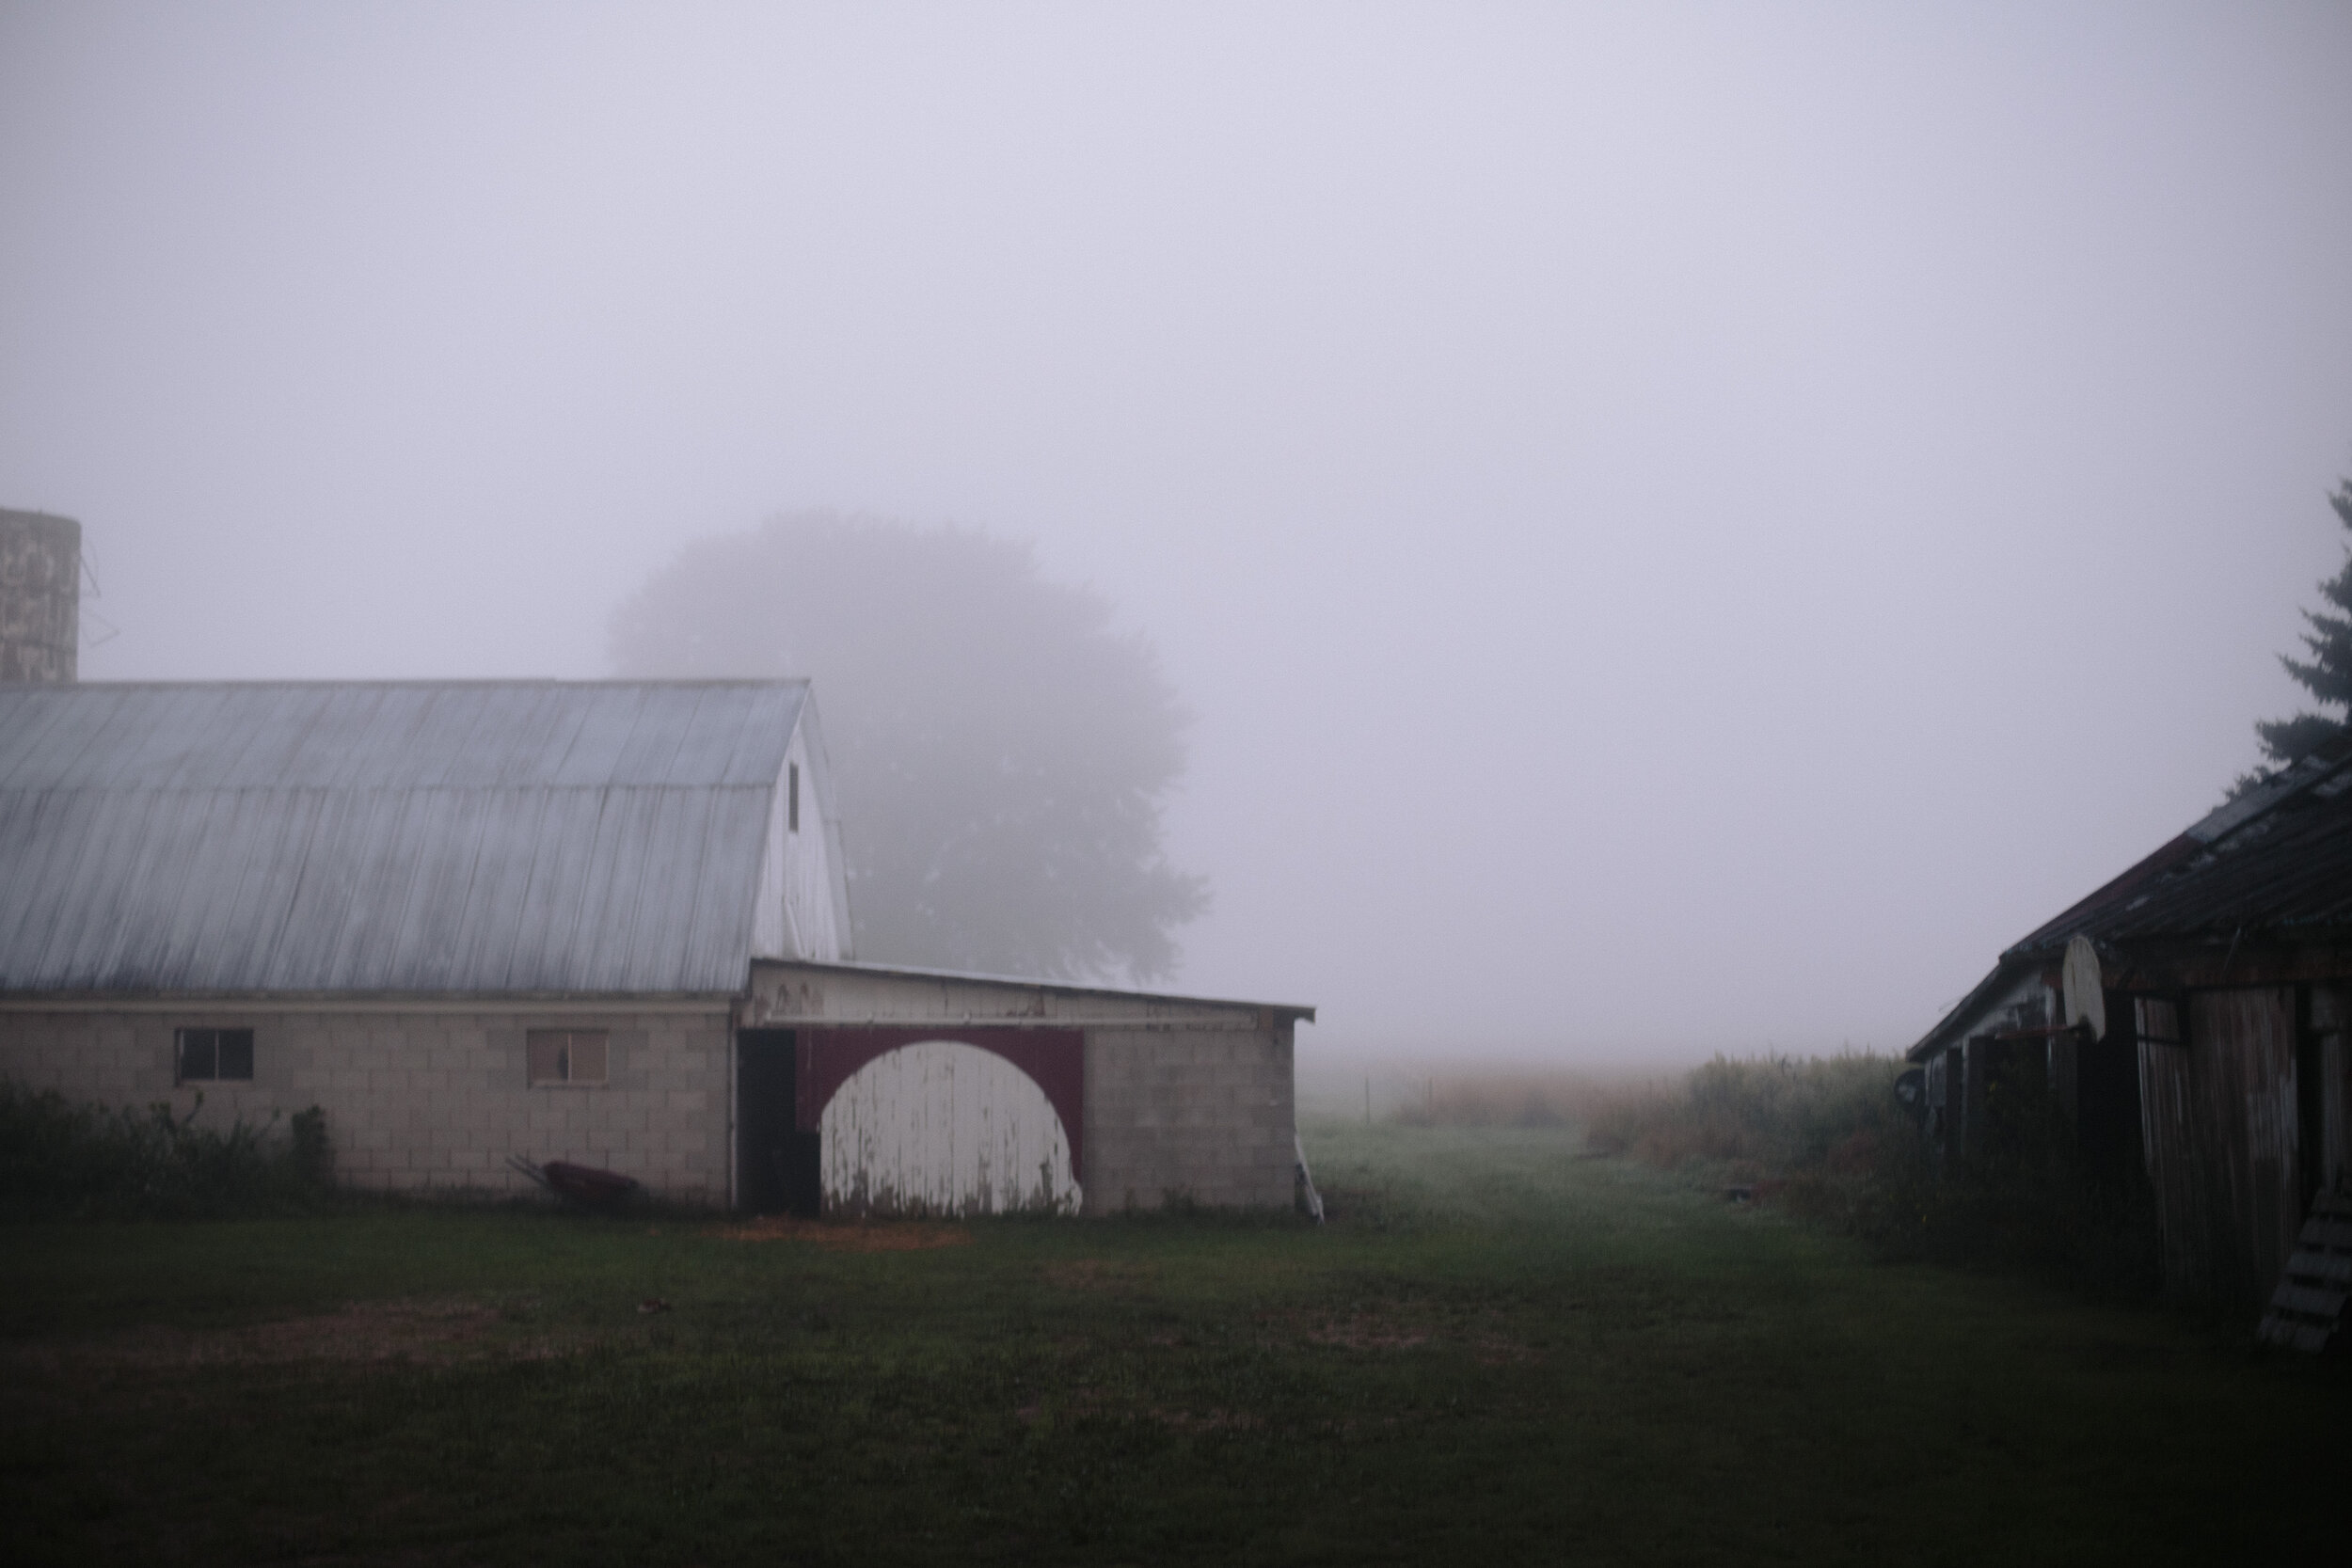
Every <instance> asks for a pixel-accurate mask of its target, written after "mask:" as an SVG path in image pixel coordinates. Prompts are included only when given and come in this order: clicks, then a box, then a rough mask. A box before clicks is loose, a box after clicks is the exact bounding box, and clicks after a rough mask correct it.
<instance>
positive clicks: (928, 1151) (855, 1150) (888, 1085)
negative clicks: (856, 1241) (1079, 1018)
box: [818, 1040, 1079, 1214]
mask: <svg viewBox="0 0 2352 1568" xmlns="http://www.w3.org/2000/svg"><path fill="white" fill-rule="evenodd" d="M818 1134H819V1139H820V1142H819V1145H818V1148H819V1149H820V1158H821V1162H822V1169H823V1180H824V1195H825V1210H826V1212H828V1213H849V1214H997V1213H1006V1212H1012V1211H1016V1210H1042V1211H1048V1212H1055V1213H1065V1214H1074V1213H1076V1212H1078V1206H1079V1193H1078V1179H1077V1173H1076V1172H1075V1171H1074V1170H1073V1169H1072V1167H1071V1161H1070V1138H1069V1135H1068V1133H1067V1132H1065V1131H1064V1129H1063V1127H1062V1123H1061V1117H1059V1116H1057V1114H1056V1113H1055V1111H1054V1107H1053V1104H1052V1102H1051V1101H1048V1100H1047V1099H1046V1098H1045V1091H1044V1090H1042V1089H1041V1088H1040V1087H1038V1085H1037V1082H1036V1080H1034V1079H1032V1078H1031V1077H1030V1076H1029V1075H1028V1074H1027V1073H1025V1072H1024V1071H1022V1070H1021V1069H1019V1068H1017V1067H1015V1066H1013V1065H1012V1064H1011V1063H1010V1062H1009V1061H1007V1060H1005V1058H1004V1057H1002V1056H999V1055H997V1054H995V1053H993V1052H988V1051H982V1050H981V1049H979V1047H977V1046H973V1045H965V1044H963V1043H961V1041H958V1040H922V1041H918V1042H916V1043H914V1044H913V1045H902V1046H899V1047H898V1048H897V1049H896V1050H894V1051H889V1052H885V1053H882V1055H880V1056H877V1057H875V1058H874V1059H873V1060H872V1061H870V1062H868V1063H866V1065H865V1066H864V1067H862V1068H860V1069H857V1071H856V1072H854V1073H852V1074H850V1078H849V1079H848V1081H847V1082H845V1083H844V1084H843V1085H841V1087H840V1088H839V1089H838V1090H836V1091H834V1097H833V1098H832V1099H831V1100H829V1101H826V1102H825V1108H824V1111H823V1113H822V1115H821V1117H819V1119H818Z"/></svg>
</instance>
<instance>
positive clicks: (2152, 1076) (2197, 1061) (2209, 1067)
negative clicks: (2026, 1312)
mask: <svg viewBox="0 0 2352 1568" xmlns="http://www.w3.org/2000/svg"><path fill="white" fill-rule="evenodd" d="M2137 1012H2138V1023H2139V1033H2140V1106H2141V1117H2142V1120H2141V1133H2142V1138H2143V1140H2144V1143H2145V1146H2146V1149H2147V1160H2148V1177H2149V1180H2150V1182H2151V1183H2152V1184H2153V1187H2154V1189H2155V1197H2156V1218H2157V1224H2158V1226H2159V1227H2160V1228H2161V1230H2162V1232H2163V1238H2164V1262H2165V1277H2166V1282H2167V1284H2168V1285H2169V1286H2170V1287H2171V1288H2172V1289H2174V1290H2176V1291H2187V1292H2193V1293H2200V1294H2212V1295H2217V1296H2220V1297H2223V1298H2233V1299H2237V1300H2243V1301H2249V1302H2257V1303H2258V1302H2261V1301H2265V1300H2267V1299H2268V1297H2269V1294H2270V1291H2271V1288H2272V1286H2274V1285H2275V1284H2276V1283H2277V1282H2278V1278H2279V1275H2280V1270H2281V1269H2283V1268H2284V1267H2285V1264H2286V1259H2287V1255H2288V1254H2289V1253H2290V1252H2292V1251H2293V1250H2294V1246H2295V1236H2296V1227H2298V1226H2299V1225H2300V1224H2301V1222H2302V1201H2301V1194H2300V1192H2299V1190H2298V1186H2297V1180H2298V1177H2297V1169H2296V1071H2295V1024H2296V1018H2295V992H2294V990H2293V988H2291V987H2285V986H2266V987H2259V988H2249V989H2245V990H2204V991H2193V992H2191V993H2189V997H2188V1002H2187V1006H2186V1009H2185V1016H2183V1009H2182V1008H2181V1007H2180V1006H2177V1005H2176V1004H2174V1003H2172V1002H2170V1001H2168V1000H2162V999H2157V998H2152V997H2144V998H2141V999H2140V1000H2139V1002H2138V1004H2137ZM2174 1042H2179V1043H2174Z"/></svg>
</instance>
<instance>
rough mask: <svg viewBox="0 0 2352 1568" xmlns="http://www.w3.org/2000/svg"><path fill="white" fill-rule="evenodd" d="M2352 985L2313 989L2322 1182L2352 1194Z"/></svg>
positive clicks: (2313, 1025)
mask: <svg viewBox="0 0 2352 1568" xmlns="http://www.w3.org/2000/svg"><path fill="white" fill-rule="evenodd" d="M2347 1024H2352V986H2313V987H2312V1033H2313V1034H2314V1035H2316V1036H2317V1037H2318V1040H2317V1044H2318V1050H2317V1052H2316V1053H2315V1054H2316V1055H2317V1058H2318V1061H2319V1073H2320V1078H2319V1117H2320V1133H2321V1143H2320V1164H2319V1181H2318V1184H2319V1185H2320V1186H2321V1187H2322V1188H2324V1189H2326V1190H2328V1191H2329V1192H2335V1193H2352V1049H2347V1046H2346V1041H2345V1039H2344V1035H2345V1031H2346V1026H2347Z"/></svg>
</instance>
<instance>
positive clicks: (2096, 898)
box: [1909, 738, 2352, 1310]
mask: <svg viewBox="0 0 2352 1568" xmlns="http://www.w3.org/2000/svg"><path fill="white" fill-rule="evenodd" d="M2348 1018H2352V738H2339V739H2337V740H2335V741H2332V742H2330V743H2329V744H2328V745H2327V746H2324V747H2322V748H2321V749H2320V750H2319V751H2317V752H2314V753H2313V754H2312V755H2310V756H2307V757H2305V758H2303V759H2302V760H2301V761H2299V762H2297V763H2296V764H2295V765H2294V766H2293V767H2291V768H2286V769H2284V770H2282V771H2280V773H2278V774H2275V775H2273V776H2272V777H2271V778H2269V779H2268V780H2266V781H2265V782H2263V783H2261V784H2258V785H2256V786H2255V787H2253V788H2252V789H2250V790H2249V791H2247V792H2246V793H2244V794H2242V795H2241V796H2239V797H2238V798H2237V799H2235V800H2231V801H2229V802H2227V803H2226V804H2224V805H2222V806H2221V807H2219V808H2218V809H2217V810H2216V811H2214V812H2212V813H2210V814H2209V815H2207V816H2205V817H2204V818H2203V819H2201V821H2199V822H2197V823H2196V824H2195V825H2193V826H2192V827H2190V828H2189V829H2188V830H2187V831H2186V832H2183V833H2182V834H2180V835H2179V836H2178V837H2176V838H2174V839H2172V840H2171V841H2170V842H2169V843H2167V844H2165V845H2164V846H2162V847H2159V848H2158V849H2157V850H2156V851H2155V852H2154V853H2153V854H2151V855H2149V856H2148V857H2147V858H2146V859H2144V860H2142V861H2140V862H2139V863H2137V864H2136V865H2134V866H2132V867H2131V868H2130V869H2129V870H2127V871H2125V872H2124V873H2123V874H2122V875H2121V876H2119V877H2117V878H2116V879H2114V880H2113V881H2110V882H2108V883H2107V884H2106V886H2104V887H2102V888H2099V889H2098V890H2097V891H2095V892H2093V893H2092V894H2090V895H2089V896H2088V897H2086V898H2084V899H2083V900H2082V901H2081V902H2079V903H2077V904H2075V905H2074V907H2073V908H2071V909H2069V910H2067V911H2064V912H2063V913H2061V914H2059V915H2058V917H2057V918H2056V919H2054V920H2052V921H2050V922H2049V923H2048V924H2046V925H2044V926H2042V927H2041V928H2040V929H2038V930H2036V931H2034V932H2032V933H2030V934H2029V935H2027V936H2026V938H2025V939H2024V940H2023V941H2021V942H2018V943H2017V944H2016V945H2015V946H2013V947H2011V948H2010V949H2009V951H2007V952H2006V953H2003V954H2002V955H2001V958H2000V961H1999V962H1998V964H1996V965H1995V967H1994V970H1993V972H1992V974H1989V975H1987V976H1986V977H1985V979H1984V980H1983V981H1982V982H1981V983H1980V984H1979V986H1978V987H1977V988H1976V990H1973V991H1972V992H1970V993H1969V995H1968V996H1967V997H1966V998H1965V999H1963V1001H1962V1002H1961V1003H1960V1005H1959V1006H1956V1007H1954V1008H1953V1009H1952V1011H1951V1012H1950V1013H1949V1014H1948V1015H1947V1017H1946V1018H1944V1019H1943V1020H1942V1021H1941V1022H1938V1023H1937V1024H1936V1026H1935V1027H1934V1028H1933V1029H1931V1030H1930V1031H1929V1032H1928V1034H1927V1035H1926V1036H1925V1037H1922V1038H1921V1039H1920V1040H1919V1042H1918V1043H1917V1044H1916V1045H1915V1046H1913V1047H1912V1049H1911V1051H1910V1053H1909V1055H1910V1058H1911V1060H1912V1061H1914V1062H1915V1063H1917V1064H1918V1065H1919V1066H1920V1067H1921V1068H1922V1069H1925V1077H1926V1085H1925V1086H1926V1090H1927V1094H1926V1099H1927V1101H1928V1105H1929V1108H1930V1117H1931V1128H1932V1129H1933V1130H1934V1132H1935V1133H1936V1136H1937V1138H1938V1140H1939V1142H1940V1144H1941V1146H1942V1148H1943V1149H1944V1151H1945V1155H1946V1157H1947V1159H1948V1160H1951V1161H1953V1162H1955V1163H1958V1164H1965V1163H1967V1162H1968V1161H1970V1160H1974V1159H1979V1158H1982V1157H1984V1155H1985V1154H1986V1153H1987V1151H1988V1150H1989V1148H1991V1146H1992V1145H1993V1144H1994V1142H1995V1141H1996V1140H1997V1139H1998V1138H1999V1137H2000V1136H2001V1135H2002V1132H2003V1130H2004V1119H2005V1116H2006V1114H2007V1113H2006V1110H2005V1106H2026V1107H2039V1106H2041V1105H2042V1104H2044V1103H2045V1102H2046V1103H2047V1104H2048V1105H2049V1106H2050V1107H2051V1108H2052V1109H2054V1110H2055V1111H2056V1112H2057V1114H2058V1115H2059V1116H2060V1117H2063V1118H2064V1119H2065V1120H2066V1121H2068V1122H2069V1123H2071V1124H2072V1125H2073V1126H2074V1129H2075V1132H2076V1136H2077V1141H2078V1143H2079V1146H2080V1147H2081V1148H2082V1150H2083V1152H2084V1153H2085V1154H2086V1155H2087V1156H2088V1157H2089V1158H2090V1161H2091V1163H2092V1164H2094V1166H2095V1165H2097V1164H2106V1165H2108V1166H2109V1167H2110V1168H2124V1169H2129V1168H2135V1167H2136V1168H2137V1169H2138V1170H2142V1171H2144V1172H2145V1173H2146V1177H2147V1180H2148V1181H2149V1183H2150V1185H2151V1186H2152V1187H2153V1196H2154V1201H2155V1208H2156V1217H2157V1225H2158V1228H2159V1230H2160V1232H2161V1235H2162V1241H2163V1248H2164V1266H2165V1273H2166V1276H2167V1279H2168V1282H2169V1284H2170V1285H2171V1287H2172V1288H2173V1289H2174V1290H2176V1291H2185V1292H2191V1293H2196V1294H2200V1295H2206V1296H2212V1297H2217V1298H2220V1299H2234V1300H2239V1301H2245V1302H2253V1303H2260V1302H2264V1301H2269V1300H2271V1299H2272V1298H2273V1297H2274V1294H2276V1293H2277V1292H2278V1291H2279V1290H2280V1281H2281V1278H2282V1276H2288V1275H2294V1274H2295V1273H2296V1267H2295V1266H2294V1265H2295V1260H2296V1259H2298V1258H2303V1257H2306V1256H2307V1255H2309V1254H2310V1251H2311V1248H2310V1246H2309V1245H2308V1244H2307V1243H2309V1242H2310V1235H2309V1233H2308V1227H2312V1226H2314V1225H2315V1226H2317V1227H2318V1228H2319V1229H2320V1230H2323V1231H2328V1232H2329V1233H2330V1236H2331V1237H2332V1232H2333V1228H2334V1227H2335V1226H2336V1225H2337V1223H2338V1222H2337V1221H2335V1220H2334V1219H2332V1218H2331V1217H2330V1216H2331V1215H2332V1214H2333V1213H2334V1212H2335V1200H2336V1198H2337V1197H2338V1196H2341V1195H2344V1194H2346V1193H2347V1192H2352V1053H2347V1050H2346V1044H2345V1029H2346V1026H2347V1019H2348ZM2332 1245H2333V1243H2332V1241H2330V1242H2329V1247H2332ZM2323 1250H2327V1249H2323ZM2314 1266H2318V1267H2320V1268H2322V1270H2323V1272H2328V1273H2330V1274H2342V1275H2344V1276H2345V1277H2346V1279H2352V1260H2347V1259H2338V1260H2336V1261H2329V1260H2328V1259H2317V1262H2316V1264H2315V1265H2314ZM2340 1283H2341V1282H2340ZM2294 1289H2295V1288H2294V1287H2290V1291H2289V1293H2290V1294H2292V1293H2293V1291H2294ZM2333 1302H2334V1306H2333V1307H2332V1308H2331V1310H2333V1309H2340V1308H2341V1306H2342V1291H2341V1290H2340V1289H2339V1290H2336V1291H2334V1295H2333Z"/></svg>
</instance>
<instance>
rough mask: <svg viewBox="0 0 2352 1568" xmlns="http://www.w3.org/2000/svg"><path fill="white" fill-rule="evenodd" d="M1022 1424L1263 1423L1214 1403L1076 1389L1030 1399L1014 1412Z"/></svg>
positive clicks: (1194, 1428) (1236, 1426)
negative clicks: (1135, 1398)
mask: <svg viewBox="0 0 2352 1568" xmlns="http://www.w3.org/2000/svg"><path fill="white" fill-rule="evenodd" d="M1013 1416H1014V1418H1016V1419H1018V1420H1019V1421H1020V1422H1021V1423H1022V1424H1023V1425H1025V1426H1034V1425H1036V1424H1037V1423H1038V1422H1039V1421H1041V1420H1045V1419H1047V1418H1051V1419H1053V1420H1055V1421H1057V1422H1069V1421H1083V1420H1126V1421H1140V1422H1147V1423H1149V1424H1151V1425H1152V1426H1156V1427H1165V1428H1166V1429H1167V1430H1168V1431H1170V1432H1182V1433H1192V1434H1195V1435H1198V1434H1200V1433H1213V1432H1251V1431H1255V1430H1256V1429H1258V1428H1260V1427H1263V1426H1264V1425H1265V1421H1264V1419H1263V1418H1261V1417H1259V1416H1256V1415H1253V1414H1251V1413H1250V1412H1249V1411H1247V1410H1229V1409H1227V1408H1225V1407H1224V1406H1223V1405H1213V1406H1211V1407H1210V1408H1209V1409H1206V1410H1184V1409H1180V1408H1177V1407H1175V1406H1171V1405H1161V1404H1152V1405H1138V1404H1134V1403H1129V1402H1122V1401H1120V1400H1118V1399H1116V1398H1114V1397H1113V1396H1112V1395H1110V1394H1108V1393H1106V1392H1104V1390H1102V1389H1100V1388H1079V1389H1076V1390H1074V1391H1073V1392H1072V1393H1069V1394H1066V1395H1064V1396H1062V1397H1061V1398H1060V1399H1057V1400H1055V1401H1054V1402H1052V1403H1051V1404H1050V1405H1049V1404H1047V1403H1046V1402H1044V1401H1043V1400H1033V1401H1031V1402H1029V1403H1027V1404H1025V1405H1022V1406H1021V1407H1020V1408H1018V1409H1017V1410H1015V1411H1014V1412H1013Z"/></svg>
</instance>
